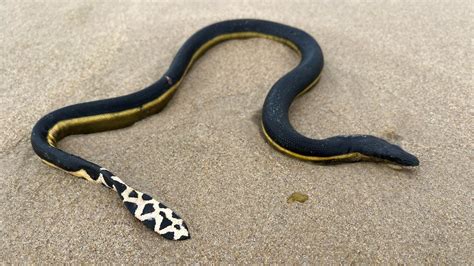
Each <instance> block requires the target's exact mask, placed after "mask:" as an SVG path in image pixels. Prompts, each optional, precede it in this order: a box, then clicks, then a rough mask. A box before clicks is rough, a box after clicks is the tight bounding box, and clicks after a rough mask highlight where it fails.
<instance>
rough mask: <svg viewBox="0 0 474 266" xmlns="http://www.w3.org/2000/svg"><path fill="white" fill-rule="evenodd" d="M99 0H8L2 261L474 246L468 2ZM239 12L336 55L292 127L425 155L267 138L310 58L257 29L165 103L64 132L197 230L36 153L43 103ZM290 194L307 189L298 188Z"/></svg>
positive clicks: (51, 103)
mask: <svg viewBox="0 0 474 266" xmlns="http://www.w3.org/2000/svg"><path fill="white" fill-rule="evenodd" d="M105 2H106V3H100V2H99V1H93V2H90V3H79V2H78V1H71V2H66V1H49V2H48V1H31V2H28V1H25V2H24V3H19V2H17V1H7V2H4V3H2V4H0V14H1V18H2V23H1V24H0V33H1V35H2V37H1V46H2V48H3V49H2V51H1V58H2V60H1V61H2V62H1V68H0V76H1V80H2V82H1V84H0V86H1V105H0V108H1V116H0V119H1V120H0V125H1V128H2V130H1V131H0V169H1V171H0V194H1V198H0V199H1V200H0V211H1V216H0V217H1V218H0V219H1V220H0V221H1V235H2V241H1V244H0V245H1V246H0V260H1V261H2V262H5V263H15V264H17V263H27V264H30V263H45V264H48V263H64V262H69V263H127V264H128V263H140V264H149V263H156V262H161V263H190V262H202V263H206V262H227V263H229V262H230V263H232V262H234V263H262V262H267V263H270V262H273V263H292V262H293V263H295V262H297V263H304V262H321V263H354V262H355V263H358V262H359V263H360V262H365V263H385V262H392V263H448V264H463V263H472V262H473V261H474V258H473V255H472V254H473V217H474V215H473V208H472V198H473V194H472V191H473V189H474V184H473V181H472V180H473V179H472V178H473V176H474V174H473V169H474V167H473V159H474V154H473V150H474V149H473V148H474V147H473V143H474V141H473V140H474V137H473V132H474V130H473V125H474V123H473V120H474V119H473V117H474V115H473V99H474V97H473V83H472V63H473V57H472V55H473V50H472V36H473V31H472V17H471V18H470V14H471V15H472V4H471V3H470V1H466V0H463V1H421V2H419V3H413V2H410V1H399V0H394V1H389V2H387V3H383V4H382V3H376V2H375V1H355V2H344V1H321V2H319V3H317V1H303V2H298V3H297V1H285V0H279V1H259V3H257V2H256V1H222V2H217V1H215V2H214V1H203V2H198V1H182V2H178V1H132V2H129V3H125V1H121V2H115V3H114V2H112V1H105ZM224 2H227V3H225V4H224ZM233 18H259V19H266V20H272V21H277V22H281V23H285V24H288V25H292V26H295V27H298V28H301V29H303V30H305V31H307V32H308V33H310V34H311V35H312V36H314V37H315V38H316V39H317V40H318V42H319V43H320V45H321V47H322V49H323V52H324V55H325V68H324V70H323V74H322V78H321V81H320V82H319V84H318V85H317V86H316V87H315V88H314V89H313V90H312V91H310V92H309V93H307V94H305V95H304V96H303V97H300V98H298V99H297V100H296V101H295V102H294V105H293V106H292V109H291V114H290V116H291V121H292V123H293V124H294V126H295V127H296V128H297V130H299V131H300V132H302V133H304V134H305V135H307V136H310V137H314V138H324V137H328V136H333V135H342V134H373V135H376V136H380V137H384V138H386V139H389V140H390V141H392V142H394V143H397V144H399V145H401V146H402V147H404V148H405V149H406V150H408V151H410V152H412V153H414V154H415V155H417V156H418V157H419V159H420V161H421V165H420V166H419V167H416V168H413V169H408V170H407V169H405V170H395V169H392V168H390V167H388V166H387V165H385V164H380V163H379V164H377V163H349V164H338V165H322V164H315V163H310V162H305V161H300V160H297V159H294V158H291V157H288V156H286V155H284V154H281V153H279V152H278V151H276V150H275V149H273V148H272V147H271V146H270V145H268V143H266V141H265V140H264V139H263V138H262V134H261V130H260V126H259V125H260V111H261V107H262V105H263V101H264V99H265V95H266V94H267V92H268V90H269V88H270V87H271V86H272V84H273V83H274V82H275V81H276V80H277V79H278V78H279V77H280V76H282V75H283V74H284V73H286V72H287V71H289V70H290V69H291V68H292V67H294V66H295V65H296V64H297V63H298V60H299V59H298V56H297V55H296V54H294V53H293V52H292V51H291V50H290V49H289V48H287V47H285V46H283V45H282V44H279V43H275V42H272V41H269V40H261V39H248V40H238V41H232V42H227V43H223V44H221V45H218V46H216V47H215V48H213V49H212V50H210V51H209V52H208V53H207V54H206V55H205V56H204V57H202V58H201V59H200V60H199V61H198V62H197V64H196V65H195V67H194V68H193V70H192V71H191V72H190V73H189V75H188V76H187V77H186V79H185V80H184V82H183V83H182V86H181V87H180V89H179V91H178V93H177V94H176V95H175V97H174V98H173V100H172V101H171V102H170V104H169V105H168V106H167V108H166V109H165V110H163V111H162V112H161V113H159V114H158V115H155V116H153V117H150V118H147V119H145V120H143V121H141V122H138V123H136V124H135V125H134V126H133V127H129V128H126V129H122V130H116V131H110V132H104V133H99V134H93V135H84V136H72V137H68V138H66V139H65V140H63V141H62V142H61V143H60V147H61V148H62V149H65V150H66V151H69V152H72V153H74V154H77V155H80V156H81V157H83V158H86V159H88V160H90V161H93V162H96V163H98V164H99V165H102V166H104V167H107V168H108V169H111V171H113V172H114V173H115V174H117V175H118V176H120V177H121V178H122V179H123V180H124V181H125V182H127V183H128V184H129V185H131V186H133V187H135V188H137V189H139V190H141V191H144V192H148V193H149V194H151V195H153V196H154V197H156V198H157V199H159V200H162V201H164V202H165V203H166V204H167V205H169V206H170V207H172V208H173V209H174V210H176V211H177V212H178V213H180V215H181V216H182V217H183V218H184V219H185V221H186V222H187V224H188V226H189V228H190V231H191V235H192V239H190V240H188V241H181V242H173V241H167V240H165V239H163V238H162V237H160V236H158V235H157V234H155V233H154V232H152V231H150V230H148V229H147V228H146V227H144V226H143V225H142V224H140V223H139V222H137V221H136V220H135V219H134V218H133V217H132V216H131V215H130V214H129V213H128V211H127V210H126V209H125V208H123V206H122V203H121V201H120V199H119V198H118V197H117V195H116V193H115V192H113V191H110V190H107V189H105V188H104V187H102V186H99V185H95V184H92V183H90V182H86V181H85V180H83V179H79V178H76V177H73V176H71V175H68V174H66V173H63V172H61V171H59V170H57V169H53V168H51V167H48V166H46V165H44V164H42V163H41V161H40V160H39V158H38V157H37V156H36V155H35V154H34V152H33V150H32V148H31V144H30V140H29V139H30V132H31V129H32V126H33V125H34V123H35V122H36V121H37V120H38V119H39V118H40V117H42V116H43V115H45V114H46V113H48V112H50V111H53V110H55V109H57V108H60V107H63V106H66V105H69V104H74V103H79V102H84V101H90V100H96V99H103V98H108V97H113V96H119V95H124V94H127V93H131V92H134V91H137V90H139V89H141V88H143V87H145V86H147V85H149V84H151V83H152V82H154V81H155V80H157V79H158V78H160V77H161V75H162V74H163V73H164V72H165V71H166V69H167V67H168V65H169V64H170V62H171V60H172V58H173V56H174V54H175V53H176V52H177V50H178V49H179V47H180V46H181V45H182V44H183V43H184V41H185V40H186V39H187V38H188V37H189V36H190V35H191V34H193V33H194V32H195V31H197V30H199V29H200V28H202V27H204V26H206V25H208V24H211V23H213V22H218V21H222V20H225V19H233ZM294 192H300V193H303V194H306V195H308V197H309V198H308V200H307V201H306V202H304V203H298V202H294V203H287V198H288V197H289V196H290V195H291V194H292V193H294Z"/></svg>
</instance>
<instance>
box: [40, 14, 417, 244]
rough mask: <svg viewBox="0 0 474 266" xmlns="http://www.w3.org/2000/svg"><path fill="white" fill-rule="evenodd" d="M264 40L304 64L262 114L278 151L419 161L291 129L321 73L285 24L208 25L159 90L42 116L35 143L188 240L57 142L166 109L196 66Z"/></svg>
mask: <svg viewBox="0 0 474 266" xmlns="http://www.w3.org/2000/svg"><path fill="white" fill-rule="evenodd" d="M254 37H260V38H265V39H270V40H274V41H277V42H280V43H283V44H285V45H287V46H289V47H290V48H291V49H293V50H294V51H296V52H297V53H298V54H299V55H300V57H301V60H300V62H299V64H298V65H297V66H296V67H295V68H294V69H292V70H291V71H290V72H288V73H287V74H285V75H284V76H283V77H281V78H280V79H279V80H278V81H277V82H276V83H275V84H274V85H273V87H272V88H271V89H270V91H269V93H268V95H267V97H266V99H265V102H264V104H263V110H262V119H261V121H262V123H261V125H262V132H263V135H264V136H265V137H266V139H267V140H268V142H269V143H270V144H271V145H272V146H273V147H275V148H276V149H277V150H279V151H281V152H283V153H285V154H287V155H290V156H293V157H296V158H298V159H302V160H309V161H347V160H349V161H357V160H382V161H388V162H391V163H395V164H399V165H404V166H416V165H418V164H419V162H418V159H417V158H416V157H415V156H413V155H411V154H409V153H407V152H405V151H404V150H402V149H401V148H400V147H399V146H396V145H393V144H390V143H388V142H387V141H385V140H383V139H380V138H377V137H374V136H368V135H351V136H335V137H330V138H326V139H311V138H307V137H305V136H303V135H301V134H300V133H298V132H297V131H296V130H295V129H294V128H293V127H292V125H291V124H290V121H289V118H288V111H289V108H290V105H291V103H292V102H293V100H294V99H295V97H296V96H298V95H301V94H303V93H304V92H306V91H307V90H309V89H310V88H312V87H313V86H314V85H315V84H316V83H317V82H318V80H319V78H320V74H321V70H322V68H323V64H324V63H323V54H322V51H321V48H320V47H319V45H318V43H317V42H316V40H315V39H314V38H313V37H311V36H310V35H309V34H308V33H306V32H304V31H302V30H300V29H297V28H293V27H290V26H287V25H283V24H279V23H275V22H270V21H263V20H254V19H239V20H229V21H223V22H219V23H215V24H212V25H209V26H207V27H205V28H203V29H201V30H199V31H198V32H196V33H195V34H194V35H192V36H191V37H190V38H189V39H188V40H187V41H186V42H185V43H184V44H183V46H182V47H181V48H180V49H179V51H178V53H177V54H176V56H175V57H174V59H173V61H172V63H171V65H170V67H169V69H168V70H167V71H166V73H165V74H164V75H163V76H162V77H161V78H160V79H159V80H158V81H156V82H155V83H154V84H152V85H150V86H148V87H147V88H145V89H143V90H140V91H137V92H134V93H132V94H129V95H125V96H120V97H116V98H111V99H106V100H98V101H92V102H86V103H79V104H75V105H71V106H67V107H63V108H61V109H58V110H56V111H53V112H51V113H49V114H47V115H45V116H44V117H42V118H41V119H40V120H39V121H38V122H37V123H36V125H35V126H34V127H33V130H32V134H31V143H32V146H33V149H34V151H35V152H36V154H37V155H38V156H39V157H40V158H41V159H42V161H43V162H45V163H46V164H48V165H51V166H53V167H56V168H59V169H62V170H64V171H67V172H69V173H70V174H73V175H75V176H79V177H82V178H85V179H87V180H89V181H92V182H96V183H100V184H102V185H104V186H106V187H108V188H110V189H113V190H114V191H116V192H117V193H118V195H119V196H120V198H121V199H122V201H123V203H124V205H125V207H126V208H127V209H128V210H129V211H130V213H132V214H133V215H134V216H135V217H136V218H137V219H138V220H140V221H141V222H142V223H143V224H145V225H146V226H147V227H149V228H150V229H152V230H154V231H155V232H157V233H158V234H160V235H162V236H163V237H165V238H167V239H172V240H183V239H188V238H190V234H189V231H188V227H187V226H186V224H185V223H184V221H183V220H182V219H181V218H180V217H179V216H178V215H177V214H176V213H175V212H174V211H172V210H171V209H169V208H168V207H166V206H165V205H164V204H163V203H161V202H159V201H157V200H155V199H153V198H152V197H151V196H149V195H148V194H145V193H142V192H140V191H137V190H135V189H134V188H132V187H130V186H128V185H127V184H125V182H123V181H122V180H121V179H120V178H118V177H117V176H115V175H114V174H112V173H111V172H110V171H108V170H107V169H105V168H103V167H101V166H99V165H97V164H95V163H92V162H89V161H87V160H84V159H82V158H80V157H78V156H76V155H73V154H70V153H67V152H65V151H63V150H61V149H59V148H57V146H56V144H57V142H58V141H60V140H61V139H63V138H65V137H66V136H69V135H74V134H88V133H94V132H100V131H106V130H113V129H118V128H124V127H128V126H131V125H132V124H134V123H135V122H137V121H139V120H141V119H143V118H145V117H147V116H150V115H152V114H155V113H157V112H159V111H160V110H162V109H163V108H164V107H165V105H166V104H167V103H168V101H169V100H170V99H171V98H172V96H173V94H174V93H175V92H176V90H177V89H178V87H179V85H180V84H181V82H182V80H183V78H184V76H185V75H186V73H187V72H188V71H189V70H190V68H191V66H192V65H193V63H194V62H196V60H197V59H198V58H199V57H201V56H202V55H203V54H204V53H205V52H206V51H207V50H208V49H209V48H211V47H212V46H214V45H216V44H218V43H221V42H223V41H227V40H232V39H242V38H254Z"/></svg>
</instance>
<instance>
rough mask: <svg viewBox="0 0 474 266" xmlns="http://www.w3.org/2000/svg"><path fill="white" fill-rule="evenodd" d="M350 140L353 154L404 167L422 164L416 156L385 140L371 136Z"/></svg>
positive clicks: (359, 136)
mask: <svg viewBox="0 0 474 266" xmlns="http://www.w3.org/2000/svg"><path fill="white" fill-rule="evenodd" d="M350 138H351V143H352V148H351V150H352V151H353V152H359V153H361V154H363V155H366V156H369V157H372V158H377V159H382V160H385V161H389V162H393V163H396V164H399V165H403V166H417V165H419V164H420V161H419V160H418V158H416V156H414V155H413V154H410V153H408V152H406V151H405V150H403V149H402V148H400V146H397V145H395V144H391V143H389V142H388V141H386V140H384V139H381V138H377V137H374V136H369V135H358V136H350Z"/></svg>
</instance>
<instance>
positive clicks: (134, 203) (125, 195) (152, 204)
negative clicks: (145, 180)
mask: <svg viewBox="0 0 474 266" xmlns="http://www.w3.org/2000/svg"><path fill="white" fill-rule="evenodd" d="M95 182H97V183H101V184H103V185H104V186H106V187H108V188H110V189H113V190H114V191H116V192H117V193H118V194H119V196H120V198H121V199H122V201H123V204H124V205H125V207H126V208H127V209H128V210H129V211H130V213H132V214H133V216H135V218H137V219H138V220H140V221H141V222H142V223H143V224H144V225H145V226H146V227H148V228H150V229H152V230H153V231H155V232H157V233H158V234H160V235H161V236H163V237H164V238H166V239H170V240H185V239H189V238H191V236H190V234H189V231H188V227H187V226H186V223H185V222H184V221H183V219H181V217H179V216H178V215H177V214H176V213H175V212H173V211H172V210H171V209H170V208H168V207H166V206H165V205H164V204H163V203H160V202H158V201H156V200H155V199H153V198H152V197H151V196H150V195H148V194H145V193H142V192H140V191H137V190H135V189H134V188H132V187H130V186H128V185H127V184H125V183H124V182H123V181H122V180H121V179H120V178H118V177H117V176H114V175H113V174H112V173H111V172H109V171H108V170H107V169H105V168H100V174H99V176H98V178H97V179H96V180H95Z"/></svg>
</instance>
